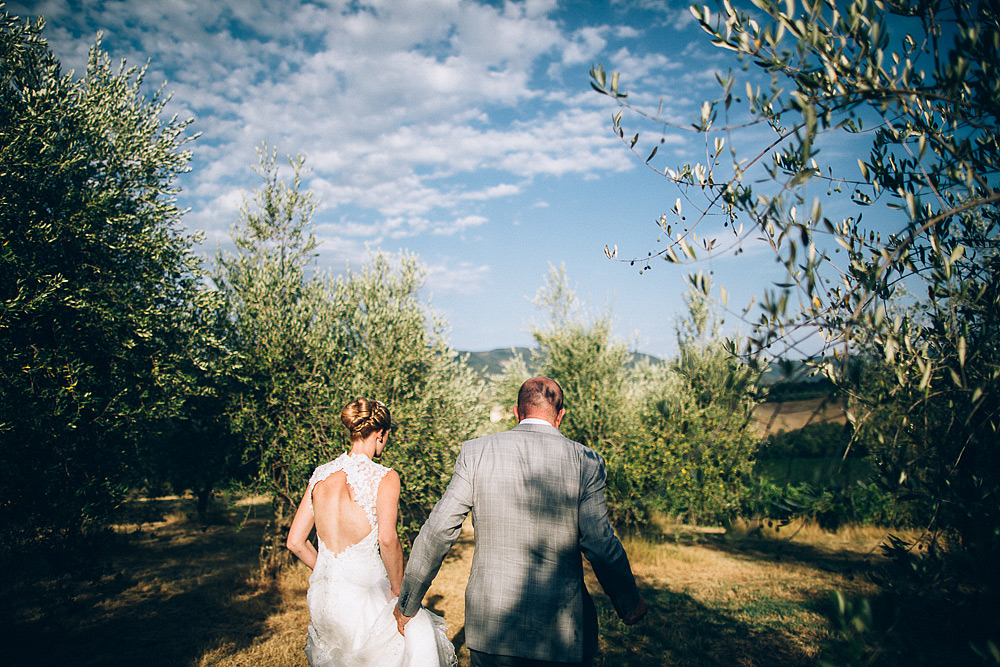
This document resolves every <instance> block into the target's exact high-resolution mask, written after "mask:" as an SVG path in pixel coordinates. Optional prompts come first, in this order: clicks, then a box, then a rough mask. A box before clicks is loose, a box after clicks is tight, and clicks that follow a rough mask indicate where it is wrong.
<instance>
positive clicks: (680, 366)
mask: <svg viewBox="0 0 1000 667" xmlns="http://www.w3.org/2000/svg"><path fill="white" fill-rule="evenodd" d="M700 284H701V285H702V286H703V287H704V288H705V290H706V292H707V290H708V284H707V282H704V281H703V282H702V283H700ZM536 303H537V304H538V305H539V306H540V307H541V308H542V309H544V310H545V311H546V312H547V313H548V314H549V326H548V327H547V328H540V327H539V328H536V329H535V330H534V331H533V334H534V337H535V340H536V341H537V342H538V350H537V351H536V352H535V353H534V354H533V356H532V358H531V359H530V360H529V361H525V360H524V359H523V358H521V357H518V358H517V359H516V360H515V361H514V362H513V363H511V364H508V366H507V367H506V369H505V373H504V374H503V375H502V376H501V377H500V378H499V380H498V384H499V387H500V388H499V390H498V396H500V397H501V398H500V402H501V403H508V402H509V403H511V404H512V403H513V402H514V400H515V397H516V394H517V388H518V387H519V386H520V383H521V382H523V381H524V379H525V378H527V377H529V376H532V375H546V376H548V377H551V378H553V379H555V380H556V381H557V382H559V384H560V385H561V386H562V388H563V392H564V395H565V398H564V401H565V407H566V417H565V419H564V420H563V423H562V426H561V430H562V432H563V434H564V435H566V436H567V437H568V438H570V439H573V440H576V441H578V442H582V443H583V444H585V445H587V446H588V447H592V448H593V449H595V450H597V451H598V452H599V453H600V454H601V455H602V456H604V458H605V460H606V462H607V465H608V485H607V498H608V505H609V510H610V513H611V516H612V520H613V521H614V523H615V524H616V525H618V526H620V527H622V528H634V527H642V526H644V525H646V524H647V523H648V522H649V520H650V518H651V517H652V515H653V513H654V512H667V513H669V514H671V515H674V516H679V517H683V518H685V519H687V520H690V521H700V522H720V521H722V522H724V521H727V520H729V519H730V518H732V517H733V516H735V515H736V514H737V513H738V512H739V507H740V497H741V493H742V492H743V490H744V489H745V488H746V483H747V481H748V479H749V477H750V474H751V472H752V468H753V458H754V454H755V452H756V450H757V442H756V440H755V439H754V438H753V437H752V436H751V434H750V433H749V432H748V431H747V429H746V426H747V424H748V423H749V417H750V410H751V409H752V406H753V404H754V399H753V391H754V386H755V380H756V375H755V374H754V373H753V372H751V371H750V370H749V369H748V368H747V367H745V366H744V365H742V364H741V363H740V362H739V361H738V360H736V359H735V358H734V357H733V356H732V354H730V353H729V352H728V351H727V350H726V349H725V348H724V346H723V343H722V341H721V339H720V338H719V337H718V326H717V325H718V323H717V322H715V319H714V314H713V309H712V306H711V304H710V303H709V301H708V297H707V294H706V293H704V292H702V291H700V289H698V290H696V289H694V287H693V286H692V290H691V295H690V297H689V299H688V306H689V317H688V318H687V319H685V320H683V321H682V322H681V323H680V324H679V326H678V342H679V347H680V354H679V356H678V358H677V359H676V360H674V361H673V362H671V363H662V362H661V363H648V362H647V363H640V364H638V365H633V364H631V363H629V362H630V359H631V355H630V354H629V352H628V349H627V347H626V346H625V345H624V344H622V343H620V342H616V341H614V340H613V339H612V336H611V319H610V316H608V315H607V314H605V315H603V316H600V317H597V318H593V319H590V320H588V319H587V318H586V317H584V316H583V315H581V314H580V312H579V305H578V303H577V302H576V297H575V293H574V292H573V290H572V289H571V288H570V287H569V285H568V283H567V279H566V275H565V271H564V270H563V269H562V268H561V267H560V268H559V269H555V268H553V269H551V270H550V272H549V278H548V283H547V284H546V285H545V286H544V287H543V288H542V289H541V290H539V293H538V297H537V299H536Z"/></svg>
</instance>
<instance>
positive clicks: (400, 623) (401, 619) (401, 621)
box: [392, 604, 413, 635]
mask: <svg viewBox="0 0 1000 667" xmlns="http://www.w3.org/2000/svg"><path fill="white" fill-rule="evenodd" d="M392 615H393V616H395V617H396V627H397V628H398V629H399V634H401V635H405V634H406V633H405V632H404V631H403V628H404V627H405V626H406V624H407V623H409V622H410V619H411V618H413V617H412V616H407V615H405V614H404V613H403V612H401V611H400V610H399V605H398V604H397V605H396V606H395V607H393V609H392Z"/></svg>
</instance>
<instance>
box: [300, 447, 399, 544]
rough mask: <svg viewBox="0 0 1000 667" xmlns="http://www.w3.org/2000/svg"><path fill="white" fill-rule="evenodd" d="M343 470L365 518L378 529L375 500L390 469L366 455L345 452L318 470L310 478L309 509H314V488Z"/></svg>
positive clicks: (308, 490)
mask: <svg viewBox="0 0 1000 667" xmlns="http://www.w3.org/2000/svg"><path fill="white" fill-rule="evenodd" d="M341 470H343V471H344V473H346V474H347V483H348V484H349V485H350V487H351V491H353V492H354V498H355V500H356V501H357V503H358V506H359V507H361V509H362V510H364V513H365V516H366V517H368V524H369V525H370V526H371V527H372V529H373V530H374V529H376V528H378V519H377V518H376V516H375V498H376V496H377V495H378V485H379V482H381V481H382V478H383V477H385V474H386V473H387V472H389V468H386V467H385V466H383V465H379V464H377V463H375V462H374V461H372V460H371V459H370V458H368V457H367V456H365V455H364V454H355V455H351V454H349V453H347V452H344V453H343V454H341V455H340V456H338V457H337V458H335V459H334V460H333V461H330V462H329V463H324V464H323V465H321V466H319V467H318V468H316V470H315V471H313V474H312V477H310V478H309V488H308V489H307V491H306V493H307V494H308V496H309V509H310V510H312V508H313V505H312V492H313V487H315V486H316V484H317V483H319V482H322V481H323V480H324V479H326V478H327V477H329V476H330V475H332V474H334V473H336V472H340V471H341Z"/></svg>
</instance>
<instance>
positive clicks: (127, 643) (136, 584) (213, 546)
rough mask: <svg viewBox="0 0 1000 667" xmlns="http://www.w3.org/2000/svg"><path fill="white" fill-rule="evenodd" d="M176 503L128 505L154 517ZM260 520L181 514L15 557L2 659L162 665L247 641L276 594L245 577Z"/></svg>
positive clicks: (2, 585)
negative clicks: (226, 521)
mask: <svg viewBox="0 0 1000 667" xmlns="http://www.w3.org/2000/svg"><path fill="white" fill-rule="evenodd" d="M189 502H190V503H193V501H189ZM182 505H183V503H177V502H176V501H169V502H168V504H166V505H159V506H153V505H150V504H148V503H147V504H145V505H144V506H143V507H141V508H140V509H138V510H136V511H141V512H143V513H148V514H149V516H151V517H154V519H155V516H156V515H161V514H171V513H175V512H177V510H178V509H180V508H181V507H182ZM263 526H264V521H263V520H262V519H251V520H249V521H248V522H247V524H246V525H245V526H244V527H242V528H240V527H239V526H237V525H235V523H234V525H210V526H201V525H200V524H192V523H189V522H186V521H184V520H179V521H174V522H171V523H167V524H165V525H158V526H156V527H155V528H150V527H149V526H146V527H145V529H144V530H143V531H142V532H136V533H134V534H132V535H127V536H125V535H114V534H106V535H102V536H99V537H97V538H95V539H93V540H89V542H88V544H86V545H78V547H77V549H76V550H75V551H64V552H62V553H52V552H50V553H48V554H45V555H44V556H41V557H36V558H32V559H30V560H26V559H20V562H18V563H16V564H13V565H12V566H11V567H10V568H8V569H7V571H6V572H5V573H4V574H3V580H2V582H0V599H2V602H0V624H2V625H3V627H4V629H5V632H6V633H7V634H8V637H9V638H10V639H9V640H8V641H7V642H5V647H4V655H5V660H7V661H9V664H73V665H95V666H96V665H128V664H135V665H143V666H144V667H158V666H160V665H163V666H164V667H166V666H168V665H169V666H175V665H185V664H191V663H196V662H197V661H198V659H199V658H200V657H201V656H202V655H203V654H204V653H205V652H207V651H208V650H211V649H213V648H216V647H219V646H226V647H232V650H233V651H238V650H240V649H241V648H245V647H246V646H248V645H249V644H251V643H252V642H253V641H254V640H255V639H257V638H259V637H261V636H263V635H265V634H266V630H267V629H266V626H265V621H266V619H267V618H268V616H270V614H271V613H272V612H273V610H274V609H275V608H276V607H277V605H278V604H279V602H280V592H279V591H278V588H277V586H276V585H260V584H256V583H254V582H252V581H251V578H252V576H253V574H254V572H255V571H256V569H257V567H258V562H257V559H258V553H259V550H260V544H261V538H262V532H263Z"/></svg>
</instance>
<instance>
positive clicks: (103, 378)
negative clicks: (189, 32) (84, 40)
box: [0, 12, 205, 548]
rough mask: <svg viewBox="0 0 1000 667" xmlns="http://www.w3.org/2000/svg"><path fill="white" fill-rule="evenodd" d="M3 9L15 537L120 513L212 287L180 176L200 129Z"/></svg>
mask: <svg viewBox="0 0 1000 667" xmlns="http://www.w3.org/2000/svg"><path fill="white" fill-rule="evenodd" d="M42 25H43V24H42V22H41V21H40V20H39V21H38V22H36V23H21V22H20V21H19V20H18V19H16V18H15V17H13V16H11V15H9V14H7V13H6V12H4V14H3V16H2V18H0V53H2V58H0V63H2V64H0V80H2V81H0V82H2V85H0V440H2V442H3V446H2V447H0V486H2V487H3V489H4V499H3V502H2V503H0V526H2V527H3V528H2V533H3V534H2V535H0V539H2V540H3V542H4V545H5V547H11V548H13V547H14V546H15V545H16V540H18V539H20V538H26V539H30V538H32V537H34V536H36V535H45V534H49V533H51V532H52V531H57V532H64V531H70V532H73V531H79V530H80V528H81V527H83V526H84V525H86V524H87V523H88V522H91V521H95V520H100V519H103V518H105V517H107V516H108V515H109V513H110V512H111V511H112V510H113V509H114V507H115V506H116V505H117V504H118V503H119V502H120V500H121V499H122V497H123V495H124V492H125V490H126V489H127V487H128V486H129V485H130V484H132V483H134V482H135V481H136V479H137V478H138V477H139V475H140V474H141V463H142V462H143V461H144V460H145V459H146V458H147V457H148V450H149V449H150V448H151V447H153V446H154V443H155V441H156V438H157V432H158V430H159V428H160V426H161V425H162V421H163V420H164V419H165V418H166V417H168V416H169V415H170V414H173V413H174V412H175V410H176V409H177V407H178V405H179V402H180V400H181V397H182V396H183V395H184V393H185V392H186V391H187V388H188V386H189V380H190V376H189V375H188V374H187V372H186V370H187V367H188V362H189V360H191V359H192V358H194V357H196V356H197V355H196V353H195V352H194V351H193V350H194V349H195V348H196V346H197V344H196V341H197V339H198V338H199V337H200V332H199V325H198V322H197V320H196V318H195V316H194V314H193V308H192V304H196V303H199V302H200V301H201V300H202V299H204V298H205V294H204V292H203V291H202V290H200V288H199V287H198V281H199V267H198V262H197V260H196V259H195V257H194V255H193V254H192V253H191V244H192V239H190V238H187V237H185V236H184V235H183V234H182V233H181V232H180V231H179V215H180V214H179V212H178V210H177V209H176V207H175V206H174V203H173V195H174V193H175V190H174V189H173V186H172V182H173V180H174V178H175V177H176V175H177V174H179V173H181V172H183V171H184V170H185V169H186V165H187V162H188V158H189V156H188V153H187V152H185V151H183V150H181V148H182V146H183V144H184V143H185V141H186V139H185V138H184V137H183V133H184V130H185V127H186V125H187V123H184V122H178V121H177V120H176V118H174V119H170V120H168V121H166V122H163V121H162V120H161V119H160V114H161V112H162V110H163V107H164V104H165V103H166V100H165V99H164V98H163V97H162V96H160V95H154V96H153V97H152V98H151V99H147V98H146V97H145V96H144V95H143V93H142V91H141V88H142V75H143V72H142V71H141V70H136V69H135V68H131V69H127V68H125V67H124V65H123V66H122V67H121V68H119V69H117V70H116V69H114V68H112V66H111V64H110V62H109V59H108V57H107V56H106V55H105V54H104V53H102V51H101V49H100V43H99V42H98V43H97V44H96V45H95V46H94V47H93V48H92V49H91V51H90V57H89V60H88V64H87V69H86V73H85V74H84V76H82V77H81V78H78V79H73V78H72V77H70V76H64V75H62V74H61V73H60V67H59V63H58V62H57V61H56V59H55V58H54V57H53V55H52V53H51V51H50V50H49V49H48V46H47V45H46V43H45V41H44V39H42V37H41V30H42Z"/></svg>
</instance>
